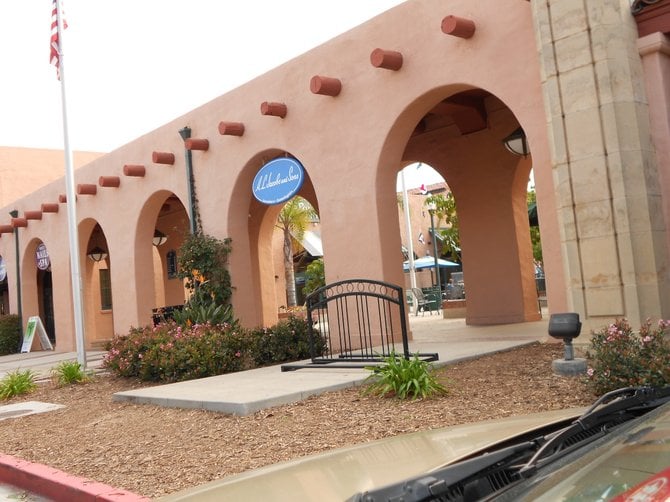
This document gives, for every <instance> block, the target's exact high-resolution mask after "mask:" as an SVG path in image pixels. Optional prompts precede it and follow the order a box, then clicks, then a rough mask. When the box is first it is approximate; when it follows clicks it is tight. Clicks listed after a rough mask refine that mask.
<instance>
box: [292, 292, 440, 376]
mask: <svg viewBox="0 0 670 502" xmlns="http://www.w3.org/2000/svg"><path fill="white" fill-rule="evenodd" d="M306 306H307V322H308V325H309V326H308V330H309V341H310V357H311V361H310V362H308V363H289V364H285V365H282V367H281V370H282V371H293V370H297V369H300V368H364V367H368V366H373V365H375V364H379V363H383V362H384V360H385V359H387V358H389V357H391V356H395V357H404V358H405V359H409V358H411V357H414V356H417V357H419V358H421V359H422V360H426V361H437V359H438V354H410V352H409V343H408V336H407V318H406V315H405V298H404V291H403V289H402V288H401V287H400V286H396V285H394V284H389V283H385V282H380V281H373V280H367V279H350V280H346V281H339V282H334V283H332V284H327V285H326V286H323V287H321V288H319V289H317V290H316V291H314V292H313V293H312V294H310V295H309V296H308V297H307V299H306ZM321 349H323V350H321Z"/></svg>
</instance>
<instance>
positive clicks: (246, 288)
mask: <svg viewBox="0 0 670 502" xmlns="http://www.w3.org/2000/svg"><path fill="white" fill-rule="evenodd" d="M284 155H287V152H284V151H283V150H278V149H269V150H266V151H264V152H262V153H259V154H257V155H256V156H254V158H253V159H251V160H250V161H249V162H248V163H247V164H246V165H245V167H244V169H243V170H242V171H241V173H240V176H239V177H238V178H237V180H236V182H235V186H234V189H233V191H232V196H231V199H230V209H229V211H228V215H229V220H228V228H229V229H231V233H232V234H236V233H237V232H236V230H239V232H240V233H239V235H240V236H241V237H242V239H240V238H236V239H233V242H232V246H233V252H232V254H231V257H230V270H231V279H232V283H233V288H234V290H233V291H234V292H233V307H234V309H235V314H236V316H238V317H239V318H240V319H241V320H242V322H243V323H245V324H248V325H252V326H253V325H256V326H267V325H270V324H274V323H275V322H276V321H277V318H278V317H277V312H278V307H279V305H282V304H285V301H280V300H279V298H278V293H277V287H276V285H275V275H279V273H281V271H276V270H275V265H274V259H273V246H272V243H273V239H272V235H273V233H274V230H275V224H276V221H277V215H278V214H279V212H280V211H281V208H282V204H278V205H266V204H262V203H260V202H259V201H258V200H256V198H254V196H253V194H252V189H251V186H252V181H253V178H254V176H255V175H256V173H257V172H258V170H259V169H260V168H261V167H262V166H263V165H264V164H265V163H267V162H269V161H270V160H272V159H274V158H277V157H280V156H284ZM298 160H300V159H298ZM304 168H305V181H304V183H303V185H302V188H301V189H300V191H299V193H298V194H297V195H300V196H301V197H303V198H304V199H306V200H307V201H308V202H309V203H310V204H311V205H312V207H314V209H315V210H316V211H318V207H319V205H318V200H317V196H316V192H315V190H314V186H313V184H312V180H311V179H310V176H309V166H308V165H306V166H304ZM245 268H246V270H248V271H249V275H248V277H250V278H251V281H243V282H240V281H236V275H235V271H236V270H240V269H241V270H244V269H245ZM237 277H238V278H239V276H237ZM244 298H246V299H252V300H251V301H249V300H247V301H245V300H244Z"/></svg>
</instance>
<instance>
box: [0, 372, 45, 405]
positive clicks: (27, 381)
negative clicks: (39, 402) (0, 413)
mask: <svg viewBox="0 0 670 502" xmlns="http://www.w3.org/2000/svg"><path fill="white" fill-rule="evenodd" d="M36 388H37V384H36V383H35V373H33V372H32V371H31V370H24V371H21V370H14V371H10V372H9V373H7V374H6V375H5V376H4V377H3V378H2V380H0V399H9V398H11V397H14V396H19V395H21V394H27V393H29V392H32V391H34V390H35V389H36Z"/></svg>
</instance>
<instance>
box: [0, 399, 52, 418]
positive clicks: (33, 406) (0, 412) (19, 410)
mask: <svg viewBox="0 0 670 502" xmlns="http://www.w3.org/2000/svg"><path fill="white" fill-rule="evenodd" d="M60 408H65V406H64V405H62V404H52V403H43V402H41V401H26V402H23V403H15V404H6V405H5V406H0V420H7V419H9V418H18V417H24V416H26V415H34V414H36V413H45V412H47V411H53V410H58V409H60Z"/></svg>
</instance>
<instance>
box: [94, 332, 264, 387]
mask: <svg viewBox="0 0 670 502" xmlns="http://www.w3.org/2000/svg"><path fill="white" fill-rule="evenodd" d="M252 361H253V358H252V357H251V354H250V349H249V337H248V336H247V335H246V334H245V333H244V332H242V331H241V330H239V329H238V328H237V327H236V326H233V325H230V324H217V325H212V324H209V323H205V324H195V325H193V326H190V327H187V328H184V327H182V326H179V325H177V324H176V323H175V322H172V321H169V322H165V323H161V324H159V325H157V326H154V327H145V328H132V329H131V330H130V332H129V333H128V334H127V335H117V336H115V337H114V338H113V339H112V341H111V342H110V344H109V347H108V352H107V354H106V355H105V358H104V361H103V365H104V366H105V367H106V368H108V369H109V370H111V371H112V372H113V373H115V374H116V375H119V376H123V377H138V378H140V379H141V380H148V381H163V382H177V381H182V380H191V379H194V378H204V377H208V376H213V375H220V374H223V373H230V372H235V371H241V370H244V369H247V368H249V367H251V366H252Z"/></svg>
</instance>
